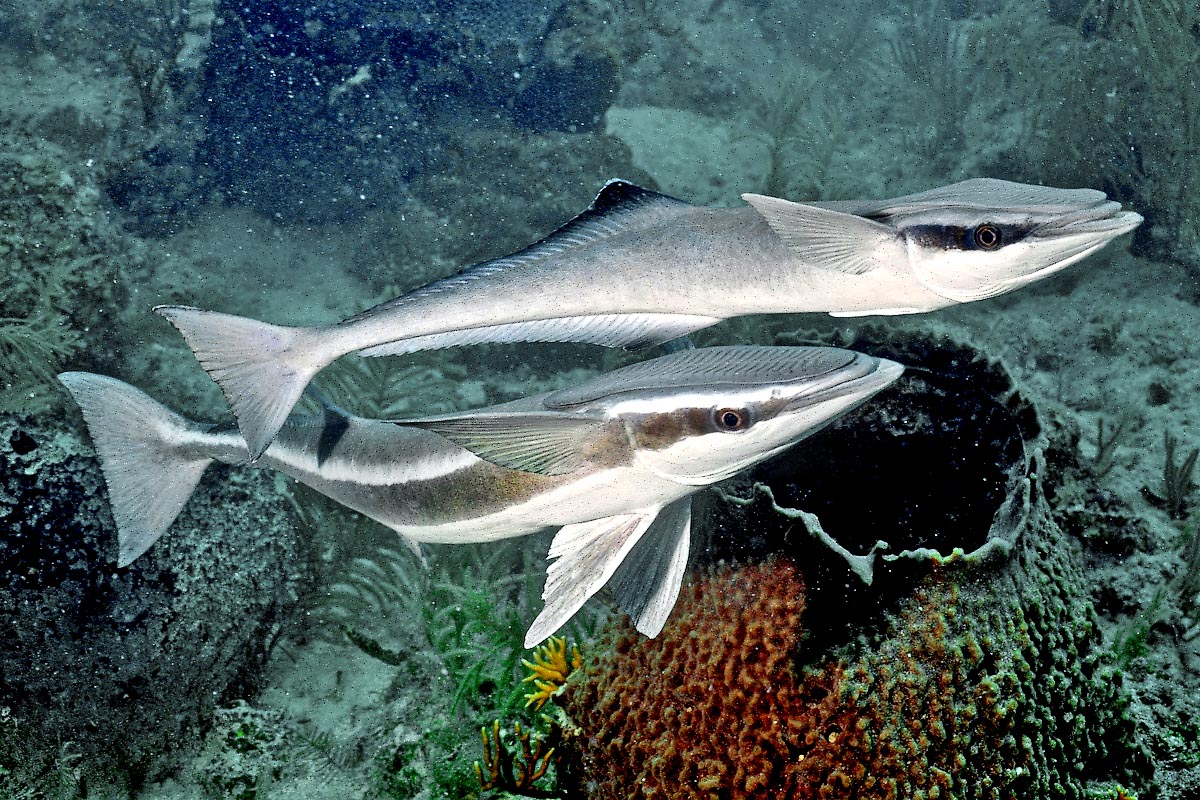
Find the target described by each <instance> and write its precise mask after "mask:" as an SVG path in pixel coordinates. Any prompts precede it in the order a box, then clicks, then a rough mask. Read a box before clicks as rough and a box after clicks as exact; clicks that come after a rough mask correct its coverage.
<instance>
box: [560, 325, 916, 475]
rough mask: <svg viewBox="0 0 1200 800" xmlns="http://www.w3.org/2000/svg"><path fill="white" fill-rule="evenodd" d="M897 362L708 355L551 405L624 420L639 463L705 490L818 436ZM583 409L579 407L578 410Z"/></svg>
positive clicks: (835, 351) (763, 353)
mask: <svg viewBox="0 0 1200 800" xmlns="http://www.w3.org/2000/svg"><path fill="white" fill-rule="evenodd" d="M902 371H903V368H902V367H901V366H900V365H899V364H896V363H895V362H892V361H888V360H886V359H880V358H874V357H872V356H868V355H863V354H861V353H856V352H853V351H850V350H843V349H839V348H833V347H753V346H741V347H710V348H703V349H699V350H688V351H683V352H680V353H674V354H672V355H669V356H663V357H661V358H657V359H653V360H651V361H647V362H642V363H641V364H636V365H634V366H633V367H627V368H625V370H617V371H616V372H613V373H609V374H608V375H606V376H602V378H601V379H600V381H599V382H598V383H597V384H596V385H594V386H593V384H588V385H585V387H581V388H583V389H585V390H586V389H587V388H588V387H589V386H592V387H593V388H592V389H591V390H590V391H587V392H585V394H586V395H587V397H586V399H584V398H583V396H582V395H581V394H580V392H579V390H568V392H571V393H572V394H571V395H567V394H566V393H555V394H558V395H559V397H558V398H555V396H554V395H551V397H550V402H551V403H555V402H561V401H562V400H564V399H574V400H576V401H579V400H584V402H586V403H587V405H588V406H589V407H590V408H589V411H591V412H596V411H601V410H602V411H603V413H604V414H605V415H606V416H607V417H608V418H609V419H615V420H619V422H620V423H621V425H622V426H623V427H624V430H625V432H626V437H627V439H628V441H629V443H630V449H631V452H632V456H633V460H634V461H635V462H636V463H637V464H639V465H640V466H642V467H644V468H646V469H648V470H649V471H650V472H652V473H653V474H655V475H657V476H658V477H660V478H663V479H666V480H668V481H671V482H673V483H676V484H681V485H686V486H705V485H708V484H712V483H716V482H718V481H721V480H724V479H726V478H729V477H731V476H733V475H736V474H737V473H739V472H741V471H743V470H745V469H747V468H749V467H752V466H754V465H755V464H758V463H760V462H762V461H764V460H766V459H768V458H771V457H772V456H774V455H777V454H778V453H781V452H782V451H784V450H786V449H787V448H789V447H791V446H792V445H794V444H796V443H797V442H799V441H800V440H801V439H804V438H805V437H806V436H809V435H810V434H812V433H814V432H815V431H817V430H820V429H821V428H822V427H823V426H825V425H826V424H828V423H829V422H831V421H832V420H834V419H836V418H837V417H838V416H840V415H841V414H843V413H845V412H846V411H849V410H850V409H852V408H854V407H855V406H857V405H859V404H860V403H863V402H864V401H866V400H867V399H868V398H870V397H871V396H872V395H874V394H875V393H876V392H878V391H879V390H881V389H883V388H884V387H885V386H887V385H888V384H890V383H892V382H893V381H894V380H896V379H897V378H898V377H899V376H900V374H901V372H902ZM576 407H578V404H576Z"/></svg>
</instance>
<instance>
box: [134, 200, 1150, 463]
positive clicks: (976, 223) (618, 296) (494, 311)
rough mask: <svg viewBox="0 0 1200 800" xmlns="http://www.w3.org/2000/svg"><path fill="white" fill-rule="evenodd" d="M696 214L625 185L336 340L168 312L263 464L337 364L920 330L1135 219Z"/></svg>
mask: <svg viewBox="0 0 1200 800" xmlns="http://www.w3.org/2000/svg"><path fill="white" fill-rule="evenodd" d="M743 197H744V199H745V200H746V201H747V204H748V205H747V206H745V207H741V208H705V207H697V206H693V205H690V204H688V203H685V202H683V201H680V200H676V199H674V198H670V197H666V196H664V195H661V194H657V193H655V192H651V191H648V190H646V189H641V188H639V187H636V186H633V185H632V184H628V183H625V182H622V181H613V182H610V183H609V185H608V186H606V187H605V188H604V190H603V191H602V192H601V193H600V195H599V196H598V197H597V198H596V201H595V202H594V203H593V204H592V206H591V207H590V208H589V209H588V210H587V211H585V212H584V213H583V214H581V215H580V216H579V217H577V218H576V219H574V220H572V221H571V222H570V223H568V224H567V225H564V226H563V227H562V228H560V229H559V230H558V231H556V232H555V233H554V234H552V235H550V236H549V237H547V238H546V239H544V240H542V241H541V242H538V243H537V244H535V245H533V246H531V247H529V248H527V249H525V250H522V251H520V252H518V253H515V254H513V255H510V256H505V257H503V258H498V259H495V260H493V261H488V262H485V263H482V264H479V265H476V266H474V267H471V268H470V269H467V270H465V271H464V272H461V273H459V274H458V275H454V276H451V277H449V278H446V279H444V280H440V281H436V282H434V283H431V284H429V285H427V286H425V287H423V288H420V289H417V290H415V291H413V292H410V293H409V294H406V295H404V296H402V297H399V298H396V299H395V300H391V301H389V302H387V303H384V304H382V305H380V306H377V307H376V308H373V309H370V310H368V311H365V312H363V313H361V314H359V315H358V316H355V317H351V318H350V319H347V320H344V321H342V322H339V323H336V324H333V325H322V326H316V327H311V328H303V327H299V328H289V327H283V326H277V325H269V324H266V323H262V322H258V321H256V320H250V319H247V318H243V317H236V316H233V315H228V314H220V313H215V312H209V311H201V310H199V309H195V308H189V307H184V306H161V307H159V308H158V309H157V310H158V312H159V313H160V314H162V315H163V316H165V317H166V318H167V319H168V320H170V321H171V322H172V324H174V325H175V327H176V328H178V329H179V331H180V332H181V333H182V334H183V335H184V337H185V338H186V339H187V341H188V344H189V345H190V346H191V348H192V350H193V351H194V352H195V354H196V356H197V358H198V359H199V361H200V363H201V364H202V365H203V366H204V368H205V369H206V370H207V371H208V373H209V374H210V375H211V376H212V377H213V379H214V380H216V382H217V383H218V384H220V386H221V389H222V391H224V393H225V396H226V398H227V399H228V400H229V402H230V405H231V407H232V409H233V412H234V415H235V416H236V417H237V420H238V424H239V426H240V428H241V430H242V432H243V434H244V435H245V436H246V440H247V441H248V442H249V443H250V446H251V450H252V451H253V452H254V453H255V454H256V455H257V454H259V453H261V452H262V451H263V450H264V449H265V448H266V446H267V444H268V443H269V442H270V441H271V438H272V437H273V436H274V435H275V433H276V431H278V429H279V427H280V426H281V425H282V424H283V421H284V420H285V419H286V418H287V415H288V413H289V412H290V410H291V408H292V406H293V405H294V404H295V403H296V401H297V400H298V399H299V397H300V395H301V393H302V392H303V390H304V387H305V386H306V385H307V383H308V381H309V380H310V379H311V378H312V376H313V375H315V374H316V373H317V372H319V371H320V370H321V369H323V368H324V367H325V366H327V365H328V364H329V363H331V362H332V361H334V360H335V359H337V358H338V357H340V356H342V355H345V354H347V353H352V352H358V353H360V354H362V355H368V356H376V355H390V354H397V353H408V352H414V351H418V350H426V349H434V348H442V347H452V346H458V345H467V344H477V343H481V342H514V341H579V342H591V343H595V344H602V345H608V346H623V347H629V348H633V347H641V346H646V345H651V344H658V343H662V342H666V341H668V340H670V339H673V338H676V337H679V336H682V335H685V334H688V333H690V332H692V331H696V330H699V329H701V328H705V327H708V326H710V325H713V324H715V323H717V322H720V321H722V320H725V319H729V318H731V317H736V316H741V315H747V314H777V313H799V312H821V313H828V314H832V315H834V316H859V315H867V314H884V315H889V314H912V313H918V312H924V311H931V310H934V309H938V308H942V307H945V306H949V305H954V304H956V303H964V302H970V301H974V300H979V299H983V298H986V297H994V296H996V295H998V294H1002V293H1004V292H1008V291H1011V290H1013V289H1016V288H1018V287H1020V286H1023V285H1025V284H1027V283H1030V282H1032V281H1035V280H1038V279H1040V278H1043V277H1045V276H1046V275H1049V274H1051V273H1053V272H1055V271H1057V270H1060V269H1062V268H1064V267H1066V266H1067V265H1069V264H1072V263H1074V262H1076V261H1078V260H1079V259H1081V258H1084V257H1086V256H1087V255H1088V254H1090V253H1092V252H1094V251H1095V250H1098V249H1099V248H1101V247H1103V246H1104V245H1106V244H1107V243H1108V242H1109V241H1111V240H1112V239H1113V238H1115V237H1117V236H1119V235H1121V234H1122V233H1125V232H1128V231H1130V230H1132V229H1133V228H1135V227H1136V226H1137V225H1138V224H1140V222H1141V220H1142V218H1141V217H1140V216H1138V215H1137V214H1135V213H1133V212H1130V211H1122V210H1121V207H1120V204H1118V203H1115V202H1112V201H1109V200H1108V199H1107V198H1106V197H1105V195H1104V194H1103V193H1102V192H1098V191H1093V190H1089V189H1054V188H1050V187H1043V186H1031V185H1026V184H1019V183H1011V182H1008V181H999V180H991V179H976V180H969V181H963V182H961V183H956V184H952V185H950V186H945V187H941V188H938V189H933V190H930V191H926V192H921V193H918V194H913V195H905V196H903V197H897V198H891V199H887V200H872V201H845V202H832V203H819V202H811V203H794V202H790V201H787V200H782V199H779V198H773V197H765V196H762V195H753V194H747V195H743Z"/></svg>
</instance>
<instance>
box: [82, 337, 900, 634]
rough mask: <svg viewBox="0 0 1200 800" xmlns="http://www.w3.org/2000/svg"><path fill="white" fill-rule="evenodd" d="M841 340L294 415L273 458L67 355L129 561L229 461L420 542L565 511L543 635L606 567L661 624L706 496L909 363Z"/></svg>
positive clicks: (484, 535) (124, 560) (653, 628)
mask: <svg viewBox="0 0 1200 800" xmlns="http://www.w3.org/2000/svg"><path fill="white" fill-rule="evenodd" d="M901 372H902V368H901V367H900V365H899V364H896V363H894V362H891V361H887V360H884V359H878V358H874V357H871V356H866V355H862V354H860V353H855V352H852V351H849V350H841V349H837V348H826V347H749V346H747V347H714V348H706V349H703V350H689V351H683V352H679V353H674V354H672V355H668V356H663V357H660V358H656V359H653V360H650V361H645V362H642V363H640V364H634V365H632V366H628V367H624V368H622V369H618V370H615V371H613V372H610V373H607V374H604V375H600V376H598V377H596V378H594V379H592V380H589V381H586V382H584V383H582V384H580V385H578V386H575V387H572V388H568V389H562V390H559V391H556V392H550V393H548V394H542V395H538V396H535V397H530V398H526V399H523V400H518V401H514V402H511V403H505V404H502V405H497V406H491V407H488V408H484V409H481V410H478V411H472V412H469V413H463V414H457V415H448V416H439V417H427V418H423V419H416V420H408V421H401V422H388V421H381V420H371V419H364V418H362V417H354V416H348V415H345V414H344V413H342V412H340V411H337V410H335V409H331V408H326V411H325V414H324V415H323V416H300V415H293V416H292V417H291V418H289V419H288V421H287V423H286V424H285V425H284V427H283V429H282V430H281V432H280V435H279V437H278V438H277V439H276V440H275V441H274V442H273V443H272V444H271V446H270V447H269V448H268V449H267V450H266V452H265V453H264V454H263V455H262V457H261V458H260V459H258V460H257V461H251V459H250V451H249V449H248V448H247V447H246V442H245V440H244V439H243V438H242V437H241V435H240V434H239V433H238V432H237V429H236V428H234V427H232V426H229V425H209V424H202V423H198V422H193V421H191V420H188V419H185V418H184V417H181V416H179V415H178V414H176V413H175V412H173V411H171V410H169V409H167V408H166V407H164V406H162V405H161V404H159V403H158V402H157V401H155V400H153V399H152V398H150V397H149V396H147V395H145V394H143V393H142V392H140V391H139V390H137V389H135V388H133V387H132V386H129V385H128V384H125V383H122V382H121V381H118V380H115V379H113V378H107V377H104V376H100V375H93V374H90V373H86V372H64V373H62V374H61V375H60V376H59V379H60V380H61V381H62V382H63V384H64V385H65V386H66V387H67V389H69V390H70V392H71V394H72V396H73V397H74V398H75V401H76V402H77V403H78V404H79V406H80V408H81V409H82V411H83V417H84V420H85V421H86V423H87V426H88V430H89V431H90V432H91V436H92V442H93V444H94V445H95V448H96V452H97V454H98V455H99V458H100V463H101V467H102V469H103V471H104V477H105V480H106V482H107V484H108V491H109V499H110V502H111V504H112V509H113V518H114V519H115V520H116V524H117V535H118V553H119V556H118V564H119V565H120V566H125V565H128V564H129V563H130V562H132V561H133V560H134V559H136V558H137V557H138V556H140V555H141V554H142V553H144V552H145V551H146V550H147V549H148V548H149V547H150V546H151V545H152V544H153V543H154V542H155V541H156V540H157V539H158V538H159V537H160V536H162V534H163V533H164V532H165V531H166V530H167V528H168V527H169V526H170V525H171V523H172V522H173V521H174V520H175V518H176V517H177V516H178V514H179V512H180V511H181V510H182V509H183V506H184V504H185V503H186V502H187V500H188V498H189V497H190V496H191V494H192V491H193V490H194V489H195V487H196V484H197V483H198V482H199V480H200V477H201V475H202V474H203V472H204V470H205V469H206V468H207V467H208V465H209V464H211V463H212V462H213V461H219V462H222V463H227V464H253V465H254V466H262V467H270V468H273V469H277V470H279V471H281V472H284V473H287V474H288V475H291V476H292V477H294V478H296V479H297V480H299V481H300V482H302V483H305V484H307V485H308V486H311V487H312V488H314V489H316V490H317V491H319V492H321V493H322V494H325V495H327V496H329V497H331V498H333V499H334V500H336V501H338V502H339V503H342V504H343V505H346V506H348V507H350V508H352V509H355V510H356V511H359V512H361V513H363V514H365V515H367V516H368V517H370V518H372V519H374V520H376V521H378V522H380V523H382V524H383V525H386V526H387V527H389V528H391V529H392V530H394V531H395V532H396V533H398V534H400V536H401V537H403V538H404V539H405V541H406V542H408V543H409V545H410V546H412V547H413V548H414V549H416V550H417V552H418V553H419V543H421V542H433V543H448V544H458V543H467V542H486V541H493V540H497V539H502V538H507V537H512V536H521V535H524V534H529V533H533V532H536V531H539V530H543V529H547V528H552V527H559V528H560V530H559V531H558V534H557V535H556V536H555V537H554V540H553V542H552V543H551V546H550V557H551V558H553V559H555V560H554V562H553V563H552V565H551V566H550V569H549V571H548V574H547V578H546V586H545V590H544V592H543V597H544V599H545V606H544V608H543V610H542V612H541V613H540V614H539V615H538V617H537V619H536V620H535V621H534V623H533V625H532V626H531V627H530V629H529V632H528V634H527V637H526V645H527V646H530V647H532V646H533V645H534V644H537V643H538V642H540V641H542V640H543V639H544V638H546V637H547V636H549V635H550V634H551V633H553V632H554V631H555V630H557V629H558V628H559V627H560V626H562V625H563V624H564V623H566V622H567V620H569V619H570V618H571V616H572V615H574V614H575V612H576V611H578V610H579V608H580V607H581V606H582V605H583V603H584V602H585V601H586V600H587V599H588V598H589V597H591V596H592V595H593V594H595V593H596V592H597V591H598V590H599V589H600V588H602V587H603V586H604V585H605V584H610V585H611V586H612V587H613V594H614V598H615V600H616V602H617V605H618V606H619V607H620V608H621V609H622V610H623V611H625V612H626V613H628V614H629V615H630V616H631V617H632V618H633V620H634V622H635V625H636V626H637V628H638V630H640V631H642V632H643V633H645V634H646V635H647V636H651V637H653V636H655V635H657V634H658V632H659V631H660V630H661V629H662V626H663V623H664V622H665V621H666V618H667V615H668V614H669V613H670V611H671V608H672V607H673V606H674V604H675V598H676V596H677V594H678V591H679V586H680V582H681V581H682V579H683V574H684V569H685V567H686V565H687V558H688V548H689V541H690V532H691V513H690V508H691V506H690V497H691V495H692V494H694V493H695V492H697V491H699V490H700V489H701V488H702V487H704V486H707V485H709V484H713V483H716V482H717V481H720V480H724V479H725V478H728V477H730V476H732V475H734V474H736V473H738V472H740V471H742V470H744V469H746V468H747V467H750V466H751V465H753V464H756V463H758V462H760V461H763V460H764V459H767V458H770V457H771V456H774V455H776V454H777V453H780V452H782V451H783V450H785V449H787V448H789V447H791V446H792V445H794V444H795V443H796V442H798V441H800V440H801V439H803V438H804V437H805V436H808V435H809V434H811V433H812V432H813V431H815V430H817V429H819V428H821V427H822V426H823V425H825V424H827V423H828V422H830V421H831V420H833V419H834V418H836V417H838V416H839V415H841V414H842V413H844V412H846V411H847V410H849V409H851V408H854V407H855V406H857V405H859V404H860V403H862V402H864V401H865V400H866V399H867V398H869V397H871V396H872V395H874V394H875V393H876V392H878V391H879V390H880V389H882V388H884V387H885V386H887V385H888V384H890V383H891V382H892V381H894V380H896V378H898V377H899V376H900V374H901Z"/></svg>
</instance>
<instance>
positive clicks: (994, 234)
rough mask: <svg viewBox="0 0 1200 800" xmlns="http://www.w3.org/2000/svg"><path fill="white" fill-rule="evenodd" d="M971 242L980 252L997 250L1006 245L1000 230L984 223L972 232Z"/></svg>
mask: <svg viewBox="0 0 1200 800" xmlns="http://www.w3.org/2000/svg"><path fill="white" fill-rule="evenodd" d="M971 240H972V241H973V242H975V246H976V247H978V248H979V249H980V250H995V249H996V248H997V247H999V246H1000V245H1001V244H1003V243H1004V242H1003V237H1001V236H1000V229H999V228H997V227H996V226H995V225H991V224H989V223H984V224H983V225H980V226H979V227H977V228H976V229H975V230H974V231H972V232H971Z"/></svg>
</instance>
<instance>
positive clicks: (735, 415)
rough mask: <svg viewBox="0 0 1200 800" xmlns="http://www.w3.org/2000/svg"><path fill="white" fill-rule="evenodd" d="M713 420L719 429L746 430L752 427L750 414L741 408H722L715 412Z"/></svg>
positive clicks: (729, 430) (730, 430) (728, 430)
mask: <svg viewBox="0 0 1200 800" xmlns="http://www.w3.org/2000/svg"><path fill="white" fill-rule="evenodd" d="M713 422H714V423H715V424H716V426H717V429H718V430H722V431H727V432H732V431H744V430H746V428H749V427H750V415H749V414H747V413H746V412H745V411H743V410H741V409H739V408H722V409H718V410H717V412H716V413H715V414H713Z"/></svg>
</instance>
